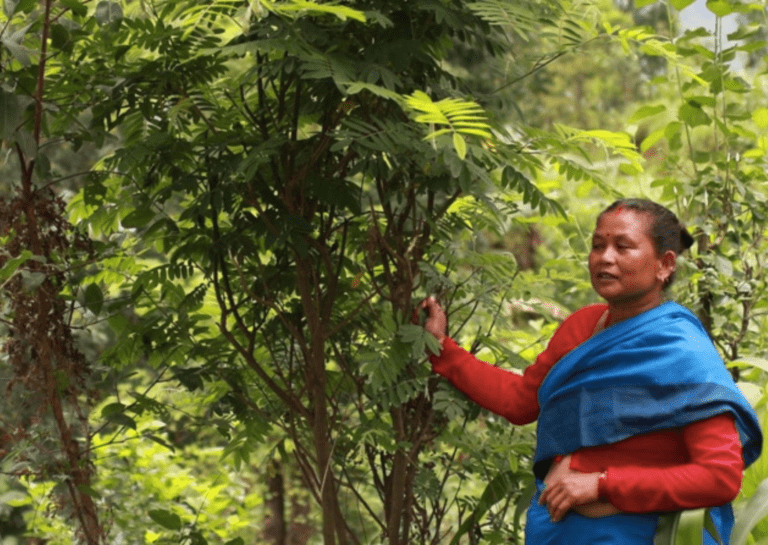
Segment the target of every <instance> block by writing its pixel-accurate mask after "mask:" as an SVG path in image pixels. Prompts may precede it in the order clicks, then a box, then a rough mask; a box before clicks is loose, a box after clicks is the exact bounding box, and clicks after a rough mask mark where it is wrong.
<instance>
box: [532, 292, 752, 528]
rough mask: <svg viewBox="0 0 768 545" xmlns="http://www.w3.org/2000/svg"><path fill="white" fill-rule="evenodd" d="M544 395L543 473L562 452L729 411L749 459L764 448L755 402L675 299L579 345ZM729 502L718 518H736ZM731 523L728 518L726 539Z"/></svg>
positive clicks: (551, 376) (539, 453)
mask: <svg viewBox="0 0 768 545" xmlns="http://www.w3.org/2000/svg"><path fill="white" fill-rule="evenodd" d="M538 397H539V405H540V407H541V412H540V415H539V419H538V428H537V445H536V454H535V457H534V464H535V465H534V472H535V473H536V474H537V476H539V477H543V475H542V473H543V472H544V471H545V470H546V465H547V464H548V462H549V460H551V459H552V458H553V457H554V456H556V455H558V454H568V453H571V452H574V451H576V450H578V449H580V448H583V447H590V446H597V445H605V444H609V443H615V442H617V441H621V440H622V439H626V438H628V437H630V436H633V435H636V434H639V433H646V432H652V431H660V430H666V429H671V428H679V427H683V426H686V425H687V424H690V423H692V422H696V421H699V420H703V419H706V418H709V417H712V416H715V415H717V414H721V413H725V412H727V413H730V414H732V415H733V417H734V419H735V422H736V428H737V430H738V432H739V436H740V438H741V444H742V447H743V456H744V462H745V465H749V464H751V463H752V462H754V461H755V460H756V459H757V457H758V456H759V455H760V451H761V449H762V433H761V431H760V426H759V424H758V420H757V416H756V415H755V413H754V411H753V410H752V407H751V406H750V405H749V403H748V402H747V400H746V399H745V398H744V396H743V395H742V394H741V392H740V391H739V389H738V387H737V386H736V385H735V384H734V382H733V379H732V378H731V375H730V373H728V371H727V370H726V368H725V366H724V364H723V361H722V359H721V358H720V356H719V354H718V353H717V350H716V349H715V347H714V345H713V344H712V342H711V340H710V339H709V336H708V335H707V333H706V331H705V330H704V328H703V327H702V325H701V323H700V322H699V320H698V319H697V318H696V317H695V316H694V315H693V314H692V313H691V312H690V311H689V310H687V309H686V308H684V307H682V306H680V305H678V304H676V303H665V304H663V305H660V306H658V307H655V308H653V309H651V310H649V311H647V312H644V313H642V314H640V315H638V316H635V317H633V318H630V319H627V320H624V321H622V322H619V323H617V324H615V325H613V326H611V327H609V328H607V329H605V330H603V331H601V332H600V333H598V334H597V335H595V336H593V337H592V338H590V339H589V340H587V341H585V342H584V343H582V344H581V345H579V346H578V347H576V348H575V349H573V350H572V351H571V352H570V353H568V354H567V355H565V356H564V357H563V358H562V359H561V360H560V361H559V362H558V363H557V364H556V365H555V366H554V367H553V368H552V369H551V370H550V372H549V373H548V374H547V376H546V378H545V379H544V382H543V383H542V385H541V387H540V388H539V392H538ZM537 495H538V494H537ZM725 507H727V510H726V511H727V512H726V511H724V512H722V513H716V514H714V517H713V518H717V517H718V516H719V517H721V518H724V519H729V520H730V521H731V522H732V517H733V515H732V511H730V506H725ZM597 520H599V519H597ZM729 526H730V524H729V523H728V520H723V525H722V527H721V528H720V530H723V531H724V534H723V533H721V535H724V538H725V540H726V542H727V535H728V534H729V533H730V528H729ZM617 543H618V542H617Z"/></svg>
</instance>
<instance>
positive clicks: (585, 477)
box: [539, 456, 619, 522]
mask: <svg viewBox="0 0 768 545" xmlns="http://www.w3.org/2000/svg"><path fill="white" fill-rule="evenodd" d="M599 478H600V474H599V473H581V472H579V471H574V470H572V469H571V457H570V456H566V457H564V458H563V459H562V460H560V461H556V462H554V463H553V464H552V468H551V469H550V470H549V473H548V474H547V476H546V477H545V478H544V484H545V485H546V486H545V488H544V492H542V493H541V497H540V498H539V502H540V503H542V504H545V505H546V506H547V509H548V510H549V516H550V518H551V519H552V522H557V521H559V520H560V519H562V518H563V517H564V516H565V515H566V513H568V511H570V510H571V509H573V510H574V511H576V512H577V513H579V514H581V515H584V516H587V517H604V516H606V515H613V514H615V513H618V512H619V510H618V509H616V507H614V506H613V505H611V504H610V503H607V502H601V501H598V500H599V496H598V479H599Z"/></svg>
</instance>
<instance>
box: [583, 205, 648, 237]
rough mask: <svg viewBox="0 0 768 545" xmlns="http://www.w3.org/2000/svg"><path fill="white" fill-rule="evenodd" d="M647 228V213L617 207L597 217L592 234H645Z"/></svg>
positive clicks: (646, 233)
mask: <svg viewBox="0 0 768 545" xmlns="http://www.w3.org/2000/svg"><path fill="white" fill-rule="evenodd" d="M648 228H649V218H648V214H644V213H642V212H637V211H635V210H632V209H630V208H624V207H619V208H617V209H616V210H611V211H610V212H605V213H604V214H602V215H601V216H600V217H599V218H598V220H597V225H596V226H595V233H594V234H595V235H600V236H619V235H624V236H631V235H635V236H643V235H645V236H647V235H648V231H649V229H648Z"/></svg>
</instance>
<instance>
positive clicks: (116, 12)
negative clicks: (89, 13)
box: [93, 0, 123, 26]
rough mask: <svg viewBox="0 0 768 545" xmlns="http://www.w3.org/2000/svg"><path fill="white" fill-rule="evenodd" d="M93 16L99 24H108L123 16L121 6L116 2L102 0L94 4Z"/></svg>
mask: <svg viewBox="0 0 768 545" xmlns="http://www.w3.org/2000/svg"><path fill="white" fill-rule="evenodd" d="M93 16H94V18H95V19H96V21H97V22H98V23H99V24H100V25H101V26H105V25H109V24H112V23H115V22H117V21H119V20H120V19H122V18H123V8H121V7H120V4H117V3H116V2H109V1H107V0H102V1H101V2H99V3H98V4H97V5H96V11H95V12H94V14H93Z"/></svg>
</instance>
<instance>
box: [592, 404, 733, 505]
mask: <svg viewBox="0 0 768 545" xmlns="http://www.w3.org/2000/svg"><path fill="white" fill-rule="evenodd" d="M683 440H684V442H685V445H686V447H687V449H688V454H689V461H688V463H686V464H681V465H676V466H671V467H666V468H652V467H642V466H639V465H638V466H624V467H619V468H608V471H607V473H606V477H605V479H602V483H601V490H600V493H601V494H602V495H603V496H604V497H606V498H607V499H608V500H609V501H610V502H611V503H612V504H613V505H614V506H616V507H617V508H618V509H620V510H622V511H627V512H630V513H643V512H645V513H648V512H651V511H678V510H680V509H698V508H701V507H713V506H717V505H723V504H724V503H728V502H729V501H732V500H733V499H734V498H735V497H736V495H737V494H738V493H739V488H740V487H741V478H742V472H743V470H744V461H743V458H742V452H741V442H740V440H739V434H738V432H737V431H736V425H735V424H734V420H733V417H732V416H731V415H729V414H721V415H718V416H715V417H712V418H709V419H707V420H702V421H701V422H695V423H693V424H689V425H688V426H686V427H685V428H683Z"/></svg>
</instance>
